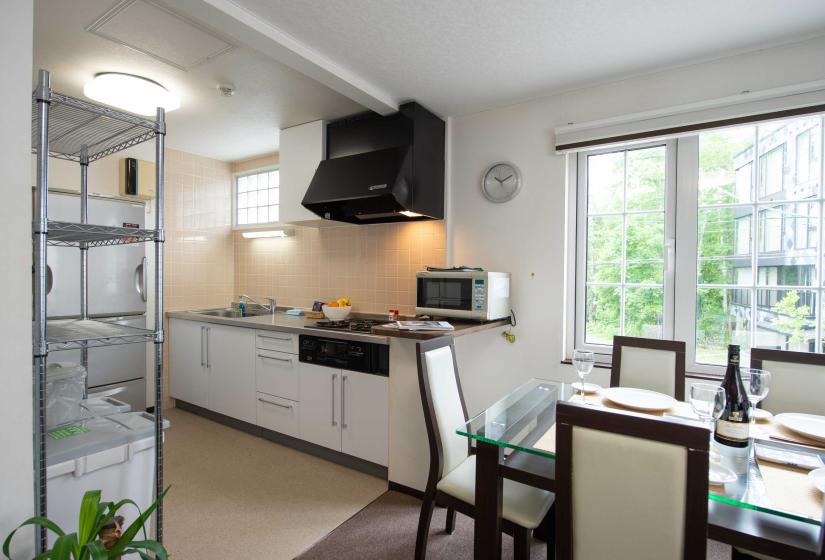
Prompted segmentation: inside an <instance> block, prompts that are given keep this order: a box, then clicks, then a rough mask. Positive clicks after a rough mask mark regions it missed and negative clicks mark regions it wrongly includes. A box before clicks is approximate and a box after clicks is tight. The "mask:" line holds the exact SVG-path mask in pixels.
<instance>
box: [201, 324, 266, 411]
mask: <svg viewBox="0 0 825 560" xmlns="http://www.w3.org/2000/svg"><path fill="white" fill-rule="evenodd" d="M206 368H207V369H208V370H209V409H210V410H214V411H215V412H218V413H220V414H224V415H226V416H230V417H232V418H237V419H238V420H243V421H244V422H249V423H250V424H254V423H255V419H256V409H257V407H256V401H255V335H254V333H253V331H251V330H250V329H244V328H238V327H227V326H223V325H213V324H210V325H209V326H208V327H207V329H206Z"/></svg>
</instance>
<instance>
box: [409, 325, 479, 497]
mask: <svg viewBox="0 0 825 560" xmlns="http://www.w3.org/2000/svg"><path fill="white" fill-rule="evenodd" d="M417 350H418V352H417V353H418V385H419V387H420V389H421V403H422V405H423V407H424V423H425V424H426V426H427V439H428V440H429V443H430V472H429V481H428V484H427V486H428V488H429V487H431V485H432V487H434V485H435V483H437V482H438V481H439V480H441V478H442V477H443V476H444V475H446V474H447V473H449V472H450V471H452V470H453V469H454V468H456V467H457V466H458V465H459V464H461V462H462V461H464V460H465V459H466V458H467V456H468V455H469V453H470V445H469V440H468V439H467V438H464V437H461V436H459V435H458V434H456V433H455V429H456V428H457V427H459V426H460V425H461V424H462V423H464V422H466V421H467V406H466V404H465V403H464V394H463V393H462V391H461V381H460V380H459V378H458V365H457V364H456V359H455V346H454V345H453V337H451V336H445V337H441V338H437V339H433V340H428V341H426V342H420V343H418V344H417Z"/></svg>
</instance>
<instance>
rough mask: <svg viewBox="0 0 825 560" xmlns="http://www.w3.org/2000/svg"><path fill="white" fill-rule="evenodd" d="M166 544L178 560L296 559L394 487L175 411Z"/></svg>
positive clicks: (169, 435)
mask: <svg viewBox="0 0 825 560" xmlns="http://www.w3.org/2000/svg"><path fill="white" fill-rule="evenodd" d="M166 417H167V418H168V419H169V421H170V422H171V423H172V426H171V428H170V429H169V430H167V432H166V445H165V452H166V456H165V482H166V484H170V485H171V486H172V489H171V490H170V492H169V494H168V495H167V502H166V508H165V511H164V519H165V521H164V526H165V530H164V541H165V544H166V547H167V548H168V550H169V553H170V556H171V558H177V559H179V560H189V559H192V558H198V559H199V560H212V559H215V560H218V559H220V560H223V559H225V558H266V559H269V560H278V559H291V558H294V557H295V556H296V555H298V554H300V553H301V552H302V551H304V550H305V549H307V548H308V547H310V546H312V545H313V544H314V543H315V542H317V541H318V540H320V539H321V538H323V537H324V536H325V535H326V534H327V533H329V532H330V531H332V530H333V529H335V528H336V527H337V526H338V525H340V524H341V523H343V522H344V521H346V520H347V519H348V518H350V517H351V516H352V515H354V514H355V513H356V512H358V511H359V510H360V509H361V508H363V507H364V506H366V505H367V504H369V503H370V502H371V501H373V500H374V499H375V498H377V497H378V496H380V495H381V494H383V493H384V492H385V491H386V490H387V482H386V481H385V480H381V479H378V478H375V477H373V476H370V475H366V474H363V473H360V472H357V471H353V470H351V469H348V468H346V467H342V466H339V465H336V464H334V463H330V462H328V461H324V460H322V459H319V458H316V457H313V456H311V455H306V454H304V453H300V452H298V451H295V450H293V449H290V448H287V447H283V446H280V445H277V444H274V443H271V442H269V441H266V440H264V439H261V438H258V437H255V436H252V435H249V434H246V433H243V432H240V431H238V430H235V429H233V428H229V427H226V426H223V425H221V424H217V423H215V422H212V421H210V420H207V419H205V418H201V417H200V416H197V415H194V414H191V413H189V412H185V411H182V410H178V409H170V410H168V411H167V413H166Z"/></svg>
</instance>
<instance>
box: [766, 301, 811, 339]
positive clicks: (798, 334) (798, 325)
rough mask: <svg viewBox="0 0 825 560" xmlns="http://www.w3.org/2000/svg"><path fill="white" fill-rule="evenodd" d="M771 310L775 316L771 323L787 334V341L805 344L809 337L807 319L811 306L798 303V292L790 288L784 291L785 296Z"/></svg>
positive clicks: (808, 321)
mask: <svg viewBox="0 0 825 560" xmlns="http://www.w3.org/2000/svg"><path fill="white" fill-rule="evenodd" d="M772 309H773V311H774V312H775V313H776V314H777V318H776V319H775V320H774V322H773V324H774V325H775V326H776V327H778V328H779V329H780V330H781V331H782V332H784V333H786V335H787V336H788V342H790V343H791V344H792V345H794V344H805V343H806V342H808V338H809V337H810V330H809V329H811V327H812V324H811V321H810V320H809V319H808V317H810V315H811V308H810V307H808V306H807V305H799V293H798V292H797V291H796V290H790V291H788V292H787V293H785V297H783V298H782V299H781V300H779V301H778V302H777V303H776V305H774V306H773V308H772Z"/></svg>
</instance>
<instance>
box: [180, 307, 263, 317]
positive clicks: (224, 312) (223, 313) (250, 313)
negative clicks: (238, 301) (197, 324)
mask: <svg viewBox="0 0 825 560" xmlns="http://www.w3.org/2000/svg"><path fill="white" fill-rule="evenodd" d="M193 313H197V314H198V315H208V316H209V317H226V318H228V319H240V318H242V317H244V315H241V312H240V311H238V310H237V309H235V308H232V307H225V308H223V309H207V310H205V311H193ZM267 313H269V311H264V310H258V309H254V310H253V309H247V310H246V317H254V316H256V315H266V314H267Z"/></svg>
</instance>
